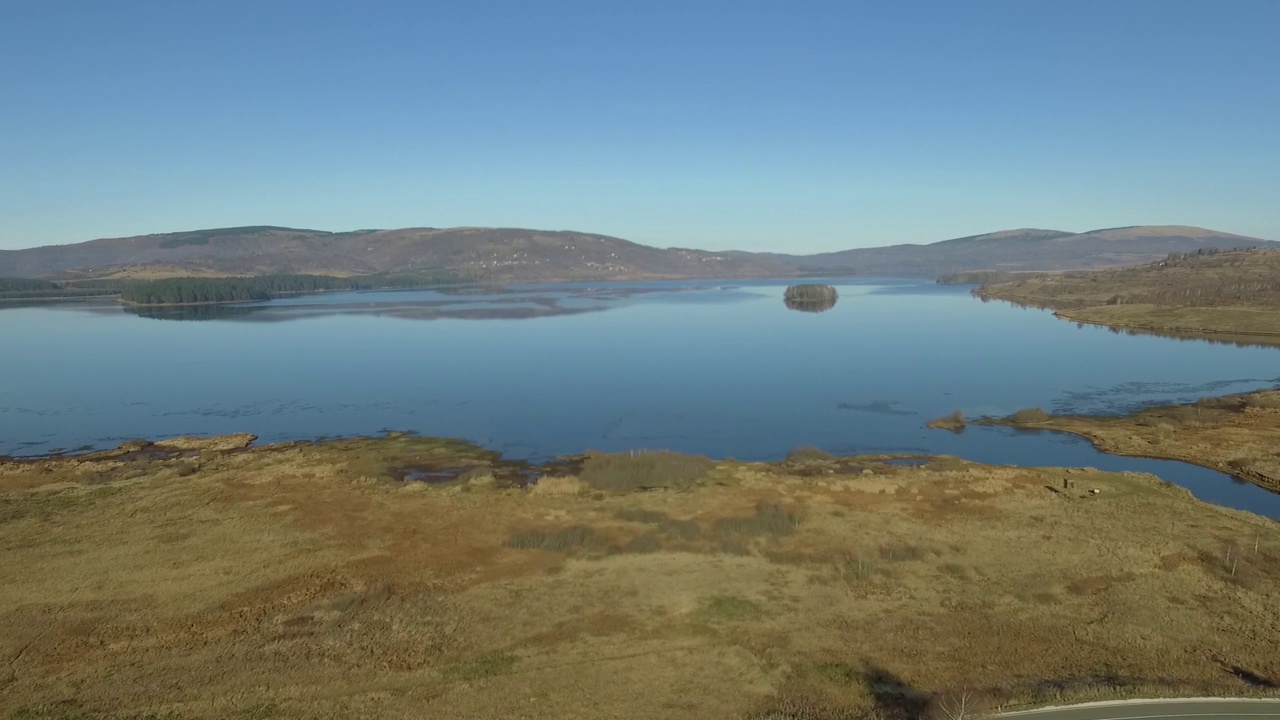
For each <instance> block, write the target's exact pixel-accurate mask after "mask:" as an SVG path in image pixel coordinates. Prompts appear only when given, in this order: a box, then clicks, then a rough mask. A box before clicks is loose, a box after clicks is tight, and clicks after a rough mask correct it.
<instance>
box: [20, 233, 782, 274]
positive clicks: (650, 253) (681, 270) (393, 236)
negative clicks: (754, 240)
mask: <svg viewBox="0 0 1280 720" xmlns="http://www.w3.org/2000/svg"><path fill="white" fill-rule="evenodd" d="M153 265H162V266H165V267H180V268H188V269H191V270H193V271H196V270H198V271H202V272H205V273H208V272H217V273H222V274H229V275H261V274H269V273H282V274H289V273H315V274H330V275H353V274H354V275H365V274H371V273H378V272H388V271H395V272H402V271H407V270H417V269H425V268H448V269H452V270H457V271H460V272H461V273H464V274H467V275H470V276H473V277H480V278H484V279H491V280H523V281H539V280H590V279H606V278H608V279H619V280H622V279H638V278H667V277H670V278H682V277H727V278H731V277H761V276H767V275H788V274H792V273H793V272H794V270H793V269H792V268H791V266H790V265H787V264H785V263H781V262H779V261H776V260H772V259H769V258H766V257H760V256H756V255H751V254H743V253H732V254H730V253H713V252H706V251H702V250H683V249H678V248H672V249H659V248H654V247H648V246H646V245H640V244H637V243H633V242H628V241H626V240H621V239H618V238H614V237H609V236H606V235H594V234H590V233H579V232H547V231H541V230H521V229H514V228H450V229H444V230H440V229H435V228H406V229H400V230H363V231H355V232H340V233H333V232H324V231H319V230H297V229H292V228H281V227H266V226H259V227H243V228H225V229H218V230H200V231H195V232H184V233H171V234H164V235H141V236H137V237H128V238H112V239H104V240H93V241H90V242H85V243H78V244H75V245H52V246H47V247H40V248H31V249H28V250H14V251H7V252H0V277H59V276H64V277H65V276H70V275H78V274H88V273H91V274H94V275H101V274H107V273H112V272H116V271H118V270H120V269H122V268H136V267H146V266H153Z"/></svg>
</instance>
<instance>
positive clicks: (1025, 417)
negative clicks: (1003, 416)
mask: <svg viewBox="0 0 1280 720" xmlns="http://www.w3.org/2000/svg"><path fill="white" fill-rule="evenodd" d="M1009 419H1010V420H1012V421H1013V422H1016V423H1042V422H1047V421H1049V420H1052V419H1053V416H1052V415H1050V414H1049V413H1047V412H1045V411H1044V410H1041V409H1040V408H1023V409H1021V410H1019V411H1018V412H1016V413H1014V414H1012V415H1010V416H1009Z"/></svg>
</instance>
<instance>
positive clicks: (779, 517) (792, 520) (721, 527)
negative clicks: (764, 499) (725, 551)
mask: <svg viewBox="0 0 1280 720" xmlns="http://www.w3.org/2000/svg"><path fill="white" fill-rule="evenodd" d="M801 520H802V517H801V514H800V513H799V512H796V511H791V510H786V509H784V508H783V507H782V506H781V505H777V504H774V503H765V504H762V505H759V506H758V507H757V508H756V514H755V515H751V516H750V517H727V518H721V519H719V520H717V521H716V523H715V529H716V532H717V533H720V534H721V535H755V536H768V537H783V536H786V535H792V534H794V533H795V531H796V529H797V528H799V527H800V522H801Z"/></svg>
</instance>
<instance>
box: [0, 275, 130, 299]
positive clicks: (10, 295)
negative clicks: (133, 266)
mask: <svg viewBox="0 0 1280 720" xmlns="http://www.w3.org/2000/svg"><path fill="white" fill-rule="evenodd" d="M120 287H121V283H120V282H119V281H117V280H93V281H83V282H77V281H62V282H57V281H53V280H31V279H29V278H0V300H45V299H51V298H76V297H100V296H110V295H115V294H116V293H118V292H120Z"/></svg>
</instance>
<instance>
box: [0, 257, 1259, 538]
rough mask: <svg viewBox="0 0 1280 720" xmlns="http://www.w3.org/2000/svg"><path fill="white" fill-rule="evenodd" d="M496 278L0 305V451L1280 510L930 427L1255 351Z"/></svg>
mask: <svg viewBox="0 0 1280 720" xmlns="http://www.w3.org/2000/svg"><path fill="white" fill-rule="evenodd" d="M827 282H830V283H831V284H833V285H836V286H837V287H838V288H839V292H840V297H839V301H838V302H837V303H836V305H835V306H834V307H833V308H831V309H830V310H827V311H826V312H818V313H814V312H797V311H793V310H790V309H788V308H787V307H786V306H785V305H784V303H783V297H782V295H783V290H784V288H785V286H786V284H787V283H786V281H776V282H769V281H748V282H731V281H714V282H711V281H697V282H649V283H609V284H596V285H587V284H574V285H539V286H514V287H508V288H505V289H503V290H501V291H494V290H484V291H479V290H452V291H397V292H358V293H340V294H327V295H310V296H302V297H295V298H289V299H283V300H276V301H271V302H265V303H255V304H249V305H243V306H235V307H202V308H187V309H173V310H165V311H161V312H150V313H148V314H149V315H152V317H144V316H139V315H138V314H136V313H133V312H130V311H127V310H125V309H123V308H121V307H119V306H117V305H114V304H103V305H91V304H74V305H63V306H43V307H26V308H5V309H0V331H2V332H3V349H2V350H0V377H2V378H3V381H0V454H11V455H35V454H43V453H48V452H51V451H55V450H57V449H67V450H71V449H76V448H85V447H92V448H105V447H112V446H115V445H116V444H118V443H119V442H122V441H124V440H128V439H134V438H140V437H145V438H151V439H157V438H161V437H166V436H174V435H186V434H220V433H232V432H251V433H254V434H256V435H258V436H260V437H261V438H262V440H263V441H267V442H271V441H279V440H291V439H307V438H316V437H330V436H350V435H372V434H378V433H381V432H384V431H386V430H410V431H414V432H417V433H421V434H423V435H442V436H450V437H461V438H465V439H468V440H471V441H474V442H476V443H479V444H482V445H485V446H487V447H491V448H494V449H497V450H500V451H502V452H503V453H504V454H505V455H507V456H508V457H515V458H526V459H532V460H541V459H546V458H549V457H551V456H554V455H558V454H571V453H579V452H582V451H583V450H587V449H597V450H611V451H616V450H627V449H633V448H646V449H658V448H662V449H672V450H679V451H685V452H693V453H702V454H706V455H710V456H713V457H735V458H739V459H751V460H774V459H779V458H781V457H783V456H784V455H785V454H786V453H787V451H788V450H791V449H792V448H795V447H797V446H801V445H813V446H817V447H820V448H822V449H825V450H828V451H831V452H834V453H839V454H851V453H867V452H895V453H921V454H926V453H929V454H932V453H945V454H954V455H959V456H962V457H966V458H970V459H973V460H979V461H983V462H993V463H1012V464H1026V465H1064V466H1091V467H1097V468H1101V469H1108V470H1121V469H1128V470H1142V471H1147V472H1153V473H1155V474H1157V475H1160V476H1161V477H1163V478H1165V479H1167V480H1170V481H1172V482H1177V483H1179V484H1181V485H1184V486H1186V487H1188V488H1190V489H1191V490H1192V492H1194V493H1195V494H1196V495H1197V496H1198V497H1201V498H1203V499H1206V500H1209V501H1211V502H1215V503H1219V504H1222V505H1227V506H1230V507H1236V508H1244V509H1249V510H1252V511H1254V512H1258V513H1261V514H1265V515H1268V516H1270V517H1273V518H1280V495H1276V494H1272V493H1268V492H1266V491H1264V490H1261V489H1260V488H1256V487H1254V486H1252V485H1245V484H1240V483H1236V482H1233V481H1231V480H1230V479H1228V478H1225V477H1224V476H1222V475H1219V474H1217V473H1214V472H1211V471H1209V470H1205V469H1202V468H1197V467H1194V466H1190V465H1186V464H1182V463H1176V462H1165V461H1153V460H1142V459H1133V458H1121V457H1114V456H1108V455H1104V454H1101V453H1098V452H1096V451H1095V450H1093V448H1092V447H1091V446H1090V445H1089V444H1088V443H1087V442H1085V441H1083V440H1080V439H1077V438H1072V437H1068V436H1063V435H1054V434H1029V433H1018V432H1016V431H1013V430H1009V429H1003V428H976V427H971V428H969V429H968V430H967V431H965V432H964V433H962V434H959V435H956V434H952V433H948V432H943V431H936V430H927V429H925V427H924V422H925V421H926V420H928V419H930V418H933V417H937V416H940V415H944V414H947V413H950V412H951V411H953V410H956V409H963V410H964V412H965V413H966V414H967V415H968V416H970V417H976V416H979V415H984V414H991V415H1004V414H1008V413H1010V412H1013V411H1014V410H1017V409H1019V408H1024V407H1032V406H1039V407H1043V408H1045V409H1046V410H1052V411H1058V412H1075V413H1096V412H1123V411H1126V410H1130V409H1133V408H1136V407H1139V406H1142V405H1144V404H1149V403H1155V402H1171V401H1172V402H1179V401H1190V400H1195V399H1197V398H1199V397H1202V396H1206V395H1219V394H1223V393H1229V392H1241V391H1246V390H1252V389H1257V388H1261V387H1270V386H1273V385H1275V384H1276V383H1277V381H1278V380H1280V378H1278V377H1277V374H1278V370H1277V359H1280V354H1277V351H1276V350H1275V349H1272V348H1258V347H1237V346H1235V345H1229V344H1216V343H1210V342H1205V341H1187V340H1175V339H1169V338H1162V337H1154V336H1130V335H1126V334H1120V333H1114V332H1111V331H1109V330H1107V329H1105V328H1098V327H1092V326H1086V327H1077V326H1076V325H1074V324H1072V323H1068V322H1064V321H1061V320H1058V319H1056V318H1054V317H1053V316H1052V315H1051V314H1049V313H1047V312H1045V311H1040V310H1033V309H1022V308H1016V307H1013V306H1011V305H1007V304H1003V303H983V302H980V301H978V300H977V299H975V298H973V297H971V296H970V295H969V292H968V291H969V288H968V287H960V286H938V285H935V284H933V283H928V282H923V281H914V280H866V279H858V280H828V281H827Z"/></svg>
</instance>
